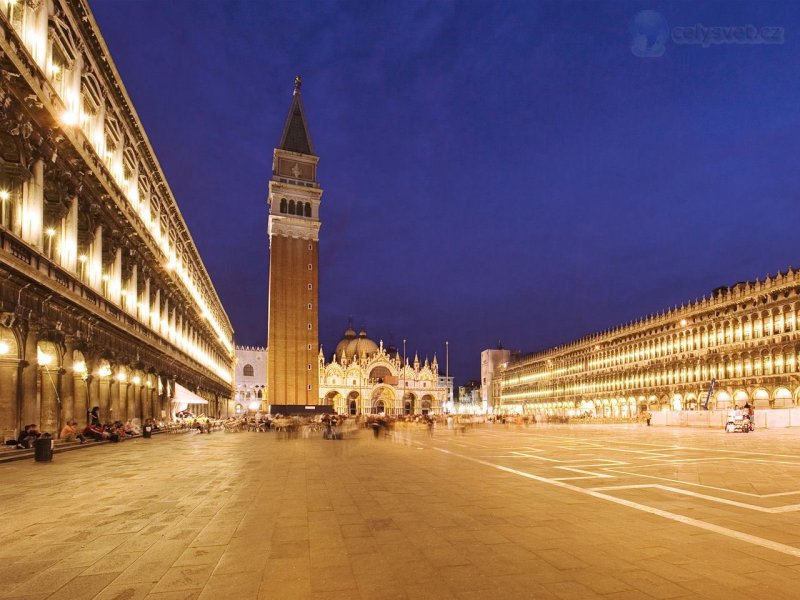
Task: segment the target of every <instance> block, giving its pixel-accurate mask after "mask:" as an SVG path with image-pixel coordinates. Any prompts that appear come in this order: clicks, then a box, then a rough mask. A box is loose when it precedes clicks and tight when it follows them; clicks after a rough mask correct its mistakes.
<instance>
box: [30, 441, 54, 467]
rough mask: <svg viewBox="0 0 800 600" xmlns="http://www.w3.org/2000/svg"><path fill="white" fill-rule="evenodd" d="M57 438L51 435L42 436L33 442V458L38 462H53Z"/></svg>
mask: <svg viewBox="0 0 800 600" xmlns="http://www.w3.org/2000/svg"><path fill="white" fill-rule="evenodd" d="M54 445H55V440H53V438H51V437H44V436H42V437H40V438H39V439H38V440H36V441H35V442H33V459H34V460H35V461H36V462H52V461H53V446H54Z"/></svg>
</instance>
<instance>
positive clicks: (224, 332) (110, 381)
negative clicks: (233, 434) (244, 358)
mask: <svg viewBox="0 0 800 600" xmlns="http://www.w3.org/2000/svg"><path fill="white" fill-rule="evenodd" d="M0 12H2V16H0V282H1V283H0V313H2V314H0V435H2V436H5V437H11V436H13V435H16V432H17V431H18V430H19V428H20V426H21V425H23V424H27V423H37V424H39V425H40V427H41V429H42V430H44V431H51V432H57V431H58V429H59V428H60V426H61V424H63V422H64V421H66V420H69V419H72V418H75V419H77V420H78V421H79V422H83V420H84V418H85V415H86V411H87V409H88V408H90V407H92V406H95V405H96V406H99V407H100V410H101V418H102V419H119V420H125V419H127V418H133V417H148V416H156V417H162V416H166V417H169V416H170V415H171V414H172V412H173V411H172V404H171V399H172V398H173V397H174V395H175V391H176V389H179V390H180V391H181V393H182V397H183V398H184V399H186V398H189V399H190V400H194V401H195V403H196V404H198V405H202V407H200V406H198V407H197V409H199V410H200V411H201V412H206V413H208V414H211V415H220V416H224V415H227V414H228V413H229V412H232V401H231V396H232V388H233V359H234V349H233V343H232V336H233V331H232V328H231V324H230V322H229V320H228V317H227V315H226V314H225V311H224V309H223V307H222V304H221V303H220V300H219V298H218V296H217V294H216V292H215V290H214V287H213V285H212V283H211V280H210V278H209V276H208V273H207V272H206V270H205V267H204V266H203V263H202V261H201V259H200V255H199V253H198V250H197V248H196V246H195V244H194V242H193V240H192V237H191V235H190V233H189V231H188V229H187V226H186V223H185V222H184V220H183V218H182V216H181V213H180V211H179V209H178V205H177V203H176V201H175V198H174V197H173V195H172V192H171V191H170V188H169V186H168V184H167V182H166V180H165V177H164V173H163V172H162V170H161V167H160V166H159V163H158V160H157V158H156V156H155V153H154V151H153V149H152V147H151V146H150V143H149V141H148V138H147V135H146V133H145V131H144V129H143V127H142V124H141V122H140V120H139V118H138V116H137V114H136V111H135V110H134V108H133V105H132V104H131V100H130V98H129V97H128V94H127V92H126V90H125V86H124V85H123V83H122V81H121V79H120V76H119V73H118V72H117V70H116V68H115V66H114V63H113V61H112V60H111V57H110V55H109V52H108V49H107V48H106V45H105V43H104V41H103V38H102V36H101V34H100V31H99V29H98V27H97V24H96V23H95V20H94V17H93V16H92V13H91V11H90V10H89V7H88V4H87V2H86V1H85V0H37V1H18V0H17V1H14V0H11V1H8V0H6V1H0ZM180 388H186V389H185V390H181V389H180ZM187 391H188V392H191V393H193V394H194V395H192V394H191V393H190V394H188V395H187V393H186V392H187Z"/></svg>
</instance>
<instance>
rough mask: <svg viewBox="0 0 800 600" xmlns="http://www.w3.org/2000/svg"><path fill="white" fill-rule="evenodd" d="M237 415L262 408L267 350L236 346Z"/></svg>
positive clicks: (256, 347)
mask: <svg viewBox="0 0 800 600" xmlns="http://www.w3.org/2000/svg"><path fill="white" fill-rule="evenodd" d="M235 379H236V396H235V398H234V399H235V400H236V406H235V410H236V412H237V413H242V412H245V411H247V410H258V409H261V408H262V407H263V402H264V397H265V396H266V383H267V349H266V348H262V347H258V346H236V375H235Z"/></svg>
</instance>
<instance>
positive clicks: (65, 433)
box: [58, 421, 86, 444]
mask: <svg viewBox="0 0 800 600" xmlns="http://www.w3.org/2000/svg"><path fill="white" fill-rule="evenodd" d="M58 437H60V438H61V439H62V440H64V441H65V442H74V441H75V440H76V439H78V440H80V441H81V444H83V443H84V442H85V441H86V438H85V437H84V436H83V434H82V433H80V432H79V431H78V422H77V421H67V422H66V423H65V424H64V427H63V428H62V429H61V434H60V435H59V436H58Z"/></svg>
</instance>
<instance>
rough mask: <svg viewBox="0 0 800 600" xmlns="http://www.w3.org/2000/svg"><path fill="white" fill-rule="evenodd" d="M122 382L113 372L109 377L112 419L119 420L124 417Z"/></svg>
mask: <svg viewBox="0 0 800 600" xmlns="http://www.w3.org/2000/svg"><path fill="white" fill-rule="evenodd" d="M121 385H122V382H121V381H119V380H118V379H117V378H116V377H115V376H114V375H113V374H112V375H111V376H109V377H108V391H109V397H110V400H111V406H110V408H111V419H110V420H111V421H119V420H121V419H122V418H123V417H124V414H123V413H122V411H121V409H120V402H119V397H120V386H121Z"/></svg>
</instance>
